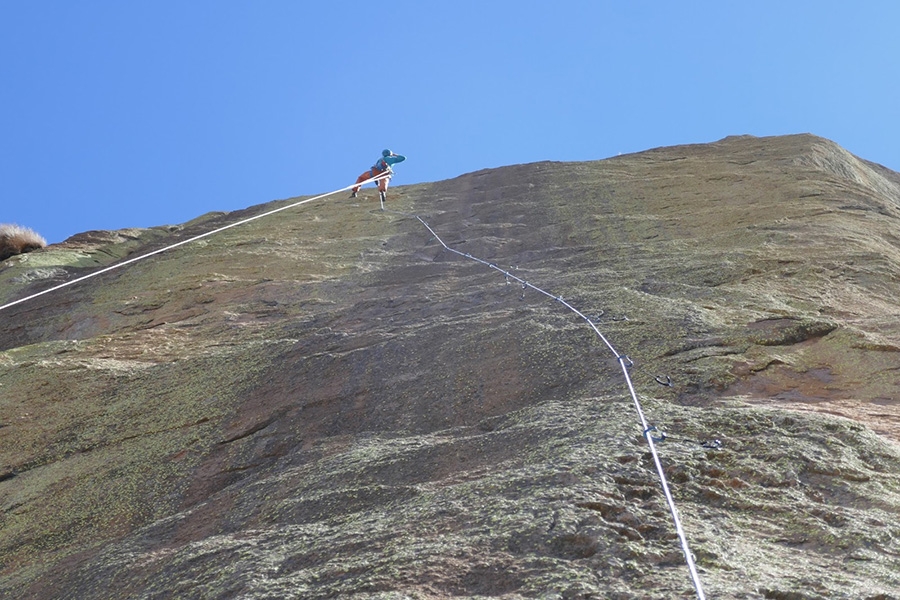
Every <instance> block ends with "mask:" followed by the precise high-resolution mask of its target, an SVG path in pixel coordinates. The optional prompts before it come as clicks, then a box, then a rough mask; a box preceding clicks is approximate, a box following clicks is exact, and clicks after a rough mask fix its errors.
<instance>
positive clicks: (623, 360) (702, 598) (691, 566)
mask: <svg viewBox="0 0 900 600" xmlns="http://www.w3.org/2000/svg"><path fill="white" fill-rule="evenodd" d="M381 210H383V211H384V212H389V213H393V214H397V215H402V216H405V217H412V218H415V219H418V221H419V222H420V223H422V225H424V226H425V228H426V229H427V230H428V231H429V232H430V233H431V235H432V236H434V239H436V240H437V241H438V242H440V244H441V246H443V247H444V249H445V250H448V251H450V252H453V253H454V254H457V255H459V256H462V257H463V258H468V259H469V260H473V261H475V262H478V263H481V264H483V265H485V266H487V267H489V268H491V269H494V270H495V271H499V272H500V273H502V274H503V275H504V276H506V278H507V280H509V279H512V280H515V281H517V282H519V283H521V284H522V289H525V288H529V289H532V290H534V291H536V292H540V293H541V294H543V295H545V296H547V297H548V298H550V299H552V300H556V301H557V302H559V303H560V304H562V305H563V306H565V307H566V308H568V309H569V310H571V311H572V312H574V313H575V314H576V315H578V316H579V317H581V318H582V319H584V320H585V322H587V324H588V325H590V327H591V329H593V330H594V333H596V334H597V336H598V337H599V338H600V339H601V340H602V341H603V343H604V344H606V347H607V348H609V350H610V352H612V353H613V355H614V356H615V357H616V360H618V362H619V365H620V366H621V367H622V374H623V375H624V376H625V382H626V383H627V384H628V391H629V393H630V394H631V399H632V400H633V401H634V407H635V409H636V410H637V413H638V417H640V420H641V426H642V427H643V428H644V438H646V440H647V444H648V445H649V446H650V453H651V454H652V455H653V462H654V464H655V465H656V472H657V474H658V475H659V481H660V484H661V486H662V490H663V494H664V495H665V497H666V503H667V504H668V505H669V512H670V513H671V514H672V521H673V523H674V524H675V532H676V534H677V535H678V540H679V541H680V543H681V550H682V552H683V553H684V560H685V562H686V563H687V567H688V571H690V575H691V581H692V582H693V584H694V589H695V590H696V592H697V598H698V600H706V595H705V594H704V593H703V585H702V583H701V582H700V575H699V574H698V573H697V567H696V565H695V563H694V555H693V554H692V553H691V550H690V547H689V546H688V541H687V536H686V535H685V533H684V529H683V528H682V526H681V519H680V518H679V516H678V509H677V508H676V507H675V500H674V499H673V498H672V493H671V491H669V483H668V481H667V480H666V473H665V471H664V470H663V467H662V462H661V461H660V459H659V453H658V452H657V451H656V444H655V443H654V438H653V436H652V435H651V432H652V431H655V430H656V428H655V427H651V426H650V425H649V424H648V422H647V418H646V417H645V416H644V411H643V409H642V408H641V403H640V400H638V396H637V392H635V390H634V384H633V383H632V381H631V375H630V374H629V373H628V369H629V367H631V366H633V365H634V363H633V362H632V360H631V359H630V358H629V357H628V356H626V355H624V354H619V352H618V351H617V350H616V349H615V347H614V346H613V345H612V344H611V343H610V341H609V340H608V339H607V338H606V336H605V335H603V333H602V332H601V331H600V329H599V328H598V327H597V325H596V323H594V322H593V321H592V320H591V319H590V318H589V317H587V316H586V315H585V314H584V313H582V312H581V311H579V310H578V309H576V308H575V307H574V306H572V305H571V304H569V303H568V302H566V301H565V300H564V299H563V297H562V296H554V295H553V294H551V293H550V292H547V291H545V290H542V289H541V288H539V287H537V286H536V285H533V284H531V283H529V282H528V281H526V280H524V279H522V278H521V277H517V276H515V275H513V274H512V273H510V272H509V271H506V270H503V269H502V268H500V267H498V266H497V265H495V264H494V263H491V262H488V261H486V260H484V259H481V258H478V257H477V256H472V255H471V254H468V253H466V252H460V251H459V250H457V249H456V248H452V247H450V246H448V245H447V244H446V243H444V240H442V239H441V237H440V236H439V235H438V234H437V233H435V231H434V229H432V228H431V226H430V225H429V224H428V223H426V222H425V220H424V219H422V217H420V216H418V215H414V214H411V213H404V212H400V211H396V210H390V209H386V208H384V202H383V201H382V203H381Z"/></svg>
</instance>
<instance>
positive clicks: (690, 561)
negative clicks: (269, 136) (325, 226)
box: [0, 169, 706, 600]
mask: <svg viewBox="0 0 900 600" xmlns="http://www.w3.org/2000/svg"><path fill="white" fill-rule="evenodd" d="M391 175H392V172H391V171H390V169H389V170H388V171H385V172H383V173H380V174H379V175H377V176H375V177H371V178H369V179H366V180H365V181H363V182H361V183H359V184H356V183H354V184H352V185H348V186H346V187H343V188H341V189H338V190H334V191H332V192H328V193H325V194H321V195H319V196H314V197H312V198H307V199H306V200H301V201H299V202H294V203H293V204H289V205H287V206H282V207H281V208H276V209H274V210H270V211H267V212H265V213H262V214H259V215H256V216H253V217H250V218H247V219H243V220H240V221H236V222H234V223H231V224H229V225H225V226H224V227H219V228H218V229H214V230H212V231H207V232H206V233H202V234H200V235H197V236H194V237H192V238H189V239H186V240H183V241H181V242H177V243H175V244H171V245H169V246H166V247H164V248H160V249H158V250H154V251H152V252H148V253H147V254H142V255H141V256H137V257H135V258H131V259H128V260H125V261H122V262H120V263H116V264H114V265H111V266H109V267H106V268H103V269H100V270H98V271H94V272H92V273H89V274H87V275H84V276H82V277H78V278H76V279H73V280H71V281H67V282H65V283H62V284H59V285H56V286H53V287H51V288H48V289H46V290H43V291H40V292H37V293H35V294H31V295H30V296H26V297H24V298H20V299H18V300H14V301H12V302H9V303H7V304H4V305H2V306H0V310H4V309H6V308H9V307H11V306H15V305H17V304H21V303H24V302H27V301H28V300H31V299H33V298H37V297H38V296H42V295H44V294H49V293H50V292H53V291H56V290H59V289H61V288H64V287H67V286H70V285H74V284H76V283H78V282H81V281H84V280H86V279H90V278H91V277H96V276H97V275H101V274H103V273H106V272H108V271H112V270H113V269H118V268H120V267H124V266H125V265H129V264H131V263H135V262H137V261H139V260H143V259H145V258H149V257H151V256H154V255H156V254H161V253H163V252H166V251H168V250H171V249H173V248H177V247H179V246H183V245H185V244H189V243H191V242H195V241H197V240H199V239H202V238H205V237H208V236H211V235H214V234H216V233H219V232H221V231H225V230H226V229H230V228H232V227H237V226H238V225H243V224H245V223H249V222H250V221H254V220H256V219H261V218H263V217H267V216H269V215H272V214H275V213H277V212H281V211H283V210H288V209H289V208H294V207H297V206H300V205H302V204H307V203H309V202H313V201H315V200H320V199H322V198H326V197H328V196H332V195H334V194H339V193H340V192H344V191H347V190H349V189H351V188H354V187H356V186H357V185H364V184H366V183H372V182H375V181H379V180H381V179H385V178H389V177H390V176H391ZM381 209H382V211H384V212H389V213H393V214H397V215H402V216H404V217H412V218H415V219H417V220H418V221H419V222H420V223H422V225H424V226H425V228H426V229H427V230H428V231H429V232H430V233H431V235H432V236H434V238H435V239H436V240H437V241H438V242H439V243H440V244H441V246H443V247H444V249H445V250H448V251H450V252H452V253H454V254H457V255H459V256H461V257H463V258H467V259H470V260H473V261H475V262H478V263H481V264H483V265H485V266H487V267H489V268H491V269H494V270H496V271H498V272H500V273H502V274H503V275H504V276H506V278H507V279H512V280H514V281H517V282H519V283H521V284H522V288H523V289H526V288H527V289H532V290H534V291H536V292H539V293H541V294H543V295H544V296H547V297H548V298H550V299H552V300H555V301H557V302H559V303H560V304H562V305H563V306H565V307H566V308H568V309H569V310H571V311H572V312H574V313H575V314H576V315H578V316H579V317H581V318H582V319H584V321H585V322H586V323H587V324H588V325H589V326H590V327H591V329H593V330H594V333H596V334H597V336H598V337H599V338H600V339H601V340H602V341H603V343H604V344H605V345H606V347H607V348H609V350H610V352H612V353H613V355H614V356H615V357H616V360H617V361H618V362H619V365H620V366H621V368H622V374H623V375H624V377H625V382H626V383H627V385H628V391H629V393H630V395H631V398H632V400H633V402H634V406H635V409H636V410H637V413H638V416H639V417H640V420H641V426H642V427H643V428H644V438H645V439H646V440H647V444H648V445H649V447H650V453H651V454H652V455H653V462H654V464H655V465H656V472H657V474H658V475H659V480H660V483H661V485H662V489H663V493H664V495H665V497H666V503H667V504H668V506H669V511H670V513H671V515H672V520H673V522H674V524H675V531H676V534H677V535H678V539H679V541H680V543H681V548H682V551H683V553H684V558H685V561H686V563H687V566H688V570H689V571H690V575H691V580H692V581H693V584H694V589H695V590H696V593H697V598H698V600H706V596H705V595H704V593H703V586H702V584H701V582H700V576H699V575H698V573H697V568H696V565H695V564H694V557H693V554H691V551H690V548H689V546H688V542H687V537H686V536H685V533H684V529H683V528H682V526H681V519H680V518H679V516H678V509H677V508H676V506H675V500H674V499H673V498H672V493H671V492H670V490H669V484H668V482H667V480H666V475H665V471H664V470H663V467H662V462H661V461H660V459H659V453H658V452H657V450H656V445H655V443H654V438H653V436H652V435H651V432H652V431H655V428H654V427H651V426H650V425H649V424H648V422H647V419H646V417H645V416H644V411H643V409H642V408H641V403H640V400H638V397H637V393H636V392H635V389H634V384H633V383H632V381H631V375H630V374H629V372H628V369H629V368H630V367H631V366H633V365H634V363H633V362H632V360H631V359H630V358H629V357H628V356H626V355H624V354H620V353H619V352H618V351H617V350H616V348H615V347H614V346H613V345H612V343H610V341H609V340H608V339H607V338H606V336H605V335H603V333H602V332H601V331H600V329H599V328H598V327H597V325H596V323H594V321H593V320H591V319H590V318H589V317H588V316H586V315H585V314H584V313H582V312H581V311H579V310H578V309H576V308H575V307H573V306H572V305H571V304H570V303H568V302H567V301H566V300H564V299H563V297H562V296H554V295H553V294H551V293H549V292H547V291H545V290H543V289H541V288H539V287H537V286H535V285H533V284H532V283H529V282H528V281H526V280H525V279H522V278H520V277H517V276H516V275H513V274H512V273H510V272H509V271H506V270H503V269H502V268H500V267H498V266H497V265H495V264H494V263H491V262H488V261H486V260H483V259H481V258H478V257H476V256H472V255H471V254H468V253H465V252H460V251H459V250H457V249H455V248H452V247H450V246H448V245H447V244H446V243H445V242H444V240H442V239H441V237H440V236H439V235H438V234H437V233H436V232H435V231H434V229H432V227H431V226H430V225H429V224H428V223H427V222H426V221H425V220H424V219H422V218H421V217H420V216H418V215H414V214H410V213H404V212H400V211H395V210H389V209H385V208H384V199H383V197H382V200H381Z"/></svg>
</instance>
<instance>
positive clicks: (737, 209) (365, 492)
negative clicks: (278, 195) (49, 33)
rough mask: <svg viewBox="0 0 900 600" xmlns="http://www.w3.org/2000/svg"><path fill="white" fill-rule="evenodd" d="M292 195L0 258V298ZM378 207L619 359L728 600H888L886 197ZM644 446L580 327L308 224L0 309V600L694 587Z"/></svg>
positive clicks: (486, 280)
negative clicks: (627, 363) (623, 357)
mask: <svg viewBox="0 0 900 600" xmlns="http://www.w3.org/2000/svg"><path fill="white" fill-rule="evenodd" d="M288 202H289V201H285V202H275V203H270V204H267V205H261V206H256V207H252V208H250V209H247V210H246V211H241V212H239V213H232V214H211V215H206V216H204V217H201V218H200V219H197V220H196V221H193V222H191V223H188V224H185V225H184V226H180V227H169V228H155V229H149V230H128V231H122V232H114V233H112V232H92V233H90V234H83V235H82V236H76V237H75V238H72V239H71V240H68V241H66V242H65V243H63V244H59V245H55V246H51V247H48V248H46V249H44V250H40V251H37V252H34V253H31V254H27V255H21V256H17V257H13V258H11V259H9V260H7V261H6V262H4V263H3V266H2V267H0V304H2V303H6V302H8V301H11V300H13V299H16V298H19V297H23V296H25V295H27V294H29V293H34V292H36V291H39V290H41V289H45V288H47V287H49V286H51V285H52V284H53V283H59V282H62V281H65V280H66V279H71V278H73V277H75V276H77V275H80V274H83V273H87V272H90V270H91V269H94V268H96V267H97V266H102V265H108V264H112V263H113V262H115V261H117V260H121V259H123V258H125V257H126V256H138V255H140V254H143V253H146V252H149V251H152V250H154V249H156V248H160V247H162V246H165V245H168V244H172V243H175V242H177V241H179V240H182V239H187V238H189V237H190V236H192V235H196V234H198V233H200V232H203V231H208V230H211V229H214V228H216V227H218V226H221V225H224V224H227V223H230V222H234V221H237V220H239V219H242V218H246V217H248V216H252V215H255V214H261V213H263V212H265V211H267V210H271V209H273V208H275V207H277V206H281V205H284V204H286V203H288ZM388 208H391V209H394V210H396V211H401V212H406V213H410V214H418V215H421V216H422V217H423V218H424V219H425V220H426V221H427V222H428V223H429V224H430V226H431V227H433V229H434V230H435V231H436V232H437V233H438V234H439V235H440V236H441V237H442V239H443V240H444V241H446V242H447V243H448V244H449V245H451V246H452V247H454V248H456V249H458V250H460V251H461V252H464V253H469V254H471V255H472V256H475V257H479V258H482V259H484V260H486V261H489V262H491V263H494V264H497V265H500V266H502V268H504V269H507V268H508V269H510V272H512V273H514V274H515V275H516V276H517V277H521V278H522V279H524V280H527V281H528V282H530V283H533V284H535V285H537V286H539V287H541V288H542V289H545V290H548V291H549V292H551V293H552V294H554V295H558V296H560V297H563V298H565V301H566V302H569V303H571V304H572V305H573V306H575V307H576V308H578V309H579V310H581V311H582V312H583V313H585V314H586V315H589V316H591V318H592V319H593V320H594V321H595V322H596V323H597V325H598V327H599V328H600V329H601V331H602V332H603V333H604V335H606V336H607V337H608V338H609V339H610V340H611V341H612V343H613V344H614V345H615V346H616V348H617V349H618V350H619V351H620V352H622V353H623V354H627V355H628V356H629V357H630V358H631V359H632V360H633V361H634V366H633V367H631V368H630V373H631V376H632V378H633V380H634V384H635V388H636V391H637V394H638V397H639V398H640V401H641V403H642V406H643V408H644V411H645V413H646V415H647V418H648V419H649V420H650V421H651V422H652V424H653V425H654V426H656V427H657V428H658V429H659V430H660V431H662V432H665V433H666V434H667V436H668V437H667V439H666V441H664V442H661V443H659V444H658V445H657V447H658V449H659V452H660V457H661V461H662V464H663V466H664V469H665V471H666V474H667V478H668V481H669V484H670V486H671V489H672V493H673V496H674V500H675V502H676V504H677V506H678V512H679V515H680V517H681V520H682V523H683V526H684V530H685V533H686V536H687V538H688V541H689V543H690V547H691V551H692V552H693V555H694V556H695V557H696V561H697V565H698V571H699V576H700V580H701V581H702V585H703V589H704V591H705V593H706V595H707V596H708V597H709V598H720V599H725V598H747V599H751V598H752V599H763V598H764V599H790V600H793V599H817V598H865V599H868V600H876V599H879V600H886V599H890V598H900V520H898V514H900V446H898V443H900V324H898V323H900V321H898V319H897V316H898V313H900V302H898V300H897V284H898V281H900V234H898V225H900V175H898V174H897V173H894V172H891V171H889V170H887V169H885V168H883V167H880V166H879V165H875V164H872V163H869V162H866V161H864V160H860V159H858V158H856V157H854V156H852V155H850V154H849V153H847V152H846V151H844V150H842V149H841V148H840V147H838V146H836V145H835V144H833V143H831V142H829V141H827V140H824V139H821V138H817V137H814V136H810V135H798V136H789V137H778V138H752V137H739V138H727V139H725V140H722V141H720V142H716V143H713V144H708V145H696V146H682V147H673V148H661V149H656V150H651V151H648V152H643V153H639V154H634V155H628V156H621V157H617V158H614V159H609V160H604V161H597V162H586V163H537V164H532V165H522V166H515V167H507V168H501V169H494V170H487V171H481V172H477V173H472V174H468V175H464V176H461V177H458V178H456V179H453V180H449V181H443V182H437V183H433V184H427V185H415V186H406V187H403V186H400V187H396V188H392V194H391V195H390V197H389V201H388ZM660 382H662V383H668V382H671V385H660ZM643 433H644V432H643V429H642V427H641V425H640V422H639V420H638V416H637V413H636V410H635V407H634V404H633V402H632V400H631V398H630V396H629V394H628V390H627V388H626V386H625V382H624V379H623V377H622V373H621V370H620V365H619V361H618V360H617V359H616V357H615V356H614V355H613V354H612V353H611V352H610V351H609V349H608V348H607V347H606V346H605V345H604V344H603V343H602V342H601V340H600V339H599V338H598V337H597V336H596V335H595V333H594V332H593V331H592V330H591V329H590V327H589V326H588V325H587V324H586V322H585V321H584V320H583V319H580V318H579V317H577V315H575V314H574V313H572V312H571V311H569V310H567V309H565V307H564V306H562V304H561V303H559V302H556V301H554V300H552V299H550V298H548V297H546V296H543V295H541V294H538V293H536V292H534V291H533V290H531V289H523V288H522V286H521V285H518V284H516V283H509V282H508V281H507V280H506V279H505V278H504V277H503V275H502V274H499V273H498V272H497V271H494V270H491V269H488V268H486V267H485V266H484V265H482V264H479V263H477V262H475V261H469V260H466V259H464V258H461V257H459V256H458V255H455V254H453V253H450V252H447V251H446V250H444V248H443V247H442V246H441V245H440V244H439V243H438V242H437V241H436V240H435V239H434V238H433V237H432V236H431V234H430V233H429V232H428V230H427V229H425V228H424V227H423V225H422V223H421V222H419V221H418V220H417V219H415V218H411V217H408V216H404V215H401V214H397V213H390V212H382V211H381V210H379V209H378V203H377V194H376V193H375V192H374V191H372V190H369V191H368V192H366V191H365V190H364V192H363V193H362V194H361V196H360V198H358V199H356V200H347V199H346V198H345V197H343V196H342V197H341V198H339V199H335V200H329V201H322V202H320V203H318V204H315V203H311V204H307V205H304V206H303V207H298V208H296V209H292V210H289V211H284V212H282V213H279V216H273V217H271V218H268V217H267V218H262V219H258V220H255V221H253V222H251V223H248V224H246V225H242V226H240V227H235V228H233V229H229V230H227V231H224V232H222V233H220V234H216V235H215V236H210V237H208V238H204V239H203V240H199V241H197V242H194V243H191V244H187V245H184V246H181V247H179V248H176V249H174V250H171V251H169V252H166V253H162V254H159V255H156V256H153V257H151V258H148V259H147V260H144V261H140V262H136V263H134V264H131V265H129V266H127V267H124V268H122V269H118V270H113V271H110V272H108V273H104V274H102V275H100V276H98V277H95V278H93V279H89V280H86V281H84V282H82V283H79V284H76V285H73V286H70V287H67V288H63V289H61V290H58V291H57V292H53V293H50V294H46V295H43V296H40V297H37V298H35V299H33V300H31V301H29V302H27V303H22V304H19V305H16V306H14V307H11V308H7V309H5V310H2V311H0V597H10V598H35V599H47V598H79V599H101V598H102V599H118V598H123V599H124V598H142V599H162V598H198V599H199V598H203V599H213V598H215V599H219V598H223V599H224V598H242V599H264V598H265V599H275V598H298V599H299V598H304V599H306V598H310V599H315V598H358V599H363V598H384V599H388V598H391V599H394V598H396V599H399V598H447V597H470V598H614V599H630V598H635V599H637V598H660V599H662V598H667V599H668V598H691V597H696V591H695V589H694V587H693V586H692V583H691V580H690V578H689V574H688V570H687V567H686V565H685V560H684V556H683V555H682V552H681V548H680V546H679V544H678V541H677V538H676V535H675V530H674V527H673V524H672V518H671V515H670V514H669V512H668V509H667V506H666V503H665V499H664V497H663V495H662V492H661V490H660V483H659V478H658V477H657V475H656V472H655V470H654V466H653V462H652V460H651V457H650V455H649V452H648V446H647V443H646V440H645V439H644V437H643Z"/></svg>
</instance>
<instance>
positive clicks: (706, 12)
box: [0, 0, 900, 243]
mask: <svg viewBox="0 0 900 600" xmlns="http://www.w3.org/2000/svg"><path fill="white" fill-rule="evenodd" d="M898 32H900V2H896V1H895V0H879V1H874V0H855V1H854V2H849V1H844V0H842V1H834V0H798V1H792V0H775V1H770V0H755V1H753V2H730V1H726V0H709V1H691V0H680V1H677V2H676V1H674V0H673V1H664V0H655V1H649V0H627V1H626V0H614V1H605V0H580V1H575V0H554V1H552V2H547V1H543V2H535V1H531V0H507V1H492V0H455V1H450V2H431V1H426V0H395V1H391V0H384V1H381V2H372V1H366V2H358V1H352V0H341V1H337V0H335V1H320V2H312V1H309V0H294V1H289V0H265V1H261V0H260V1H257V0H244V1H237V0H177V1H174V0H154V1H152V2H130V1H122V0H78V1H77V2H76V1H70V0H29V1H15V0H0V119H2V121H0V123H2V128H0V223H3V222H6V223H9V222H14V223H18V224H20V225H24V226H27V227H31V228H33V229H35V230H36V231H38V232H39V233H41V234H42V235H44V237H46V238H47V239H48V241H50V242H51V243H52V242H58V241H62V240H63V239H65V238H66V237H68V236H70V235H73V234H75V233H78V232H81V231H87V230H91V229H119V228H124V227H148V226H153V225H165V224H175V223H182V222H184V221H187V220H189V219H192V218H194V217H196V216H199V215H201V214H203V213H206V212H209V211H213V210H235V209H239V208H244V207H247V206H250V205H253V204H259V203H262V202H267V201H269V200H275V199H281V198H288V197H292V196H298V195H310V194H320V193H324V192H328V191H331V190H335V189H339V188H342V187H344V186H346V185H350V184H352V183H353V181H355V178H356V176H357V175H358V174H359V173H360V172H362V171H363V170H365V169H366V168H367V167H368V166H370V165H371V164H372V163H373V162H374V161H375V159H376V158H377V157H378V156H379V155H380V152H381V150H382V149H383V148H390V149H392V150H394V151H395V152H397V153H400V154H404V155H406V156H407V161H406V162H404V163H403V164H401V165H398V167H397V168H396V172H397V177H395V179H394V184H406V183H419V182H425V181H437V180H441V179H447V178H451V177H455V176H457V175H460V174H463V173H467V172H471V171H476V170H479V169H483V168H488V167H499V166H504V165H512V164H518V163H526V162H534V161H540V160H557V161H572V160H594V159H601V158H607V157H609V156H615V155H616V154H619V153H628V152H636V151H640V150H645V149H648V148H654V147H658V146H668V145H674V144H685V143H697V142H711V141H714V140H717V139H720V138H722V137H725V136H727V135H736V134H752V135H757V136H763V135H777V134H789V133H801V132H810V133H815V134H817V135H821V136H823V137H827V138H830V139H832V140H834V141H836V142H837V143H839V144H841V145H842V146H844V147H845V148H847V149H848V150H850V151H851V152H853V153H854V154H857V155H858V156H861V157H863V158H866V159H869V160H873V161H875V162H878V163H881V164H883V165H885V166H887V167H889V168H891V169H894V170H900V149H898V145H897V140H898V138H900V33H898ZM333 201H341V199H339V198H337V197H336V198H335V199H334V200H333ZM307 210H308V209H307Z"/></svg>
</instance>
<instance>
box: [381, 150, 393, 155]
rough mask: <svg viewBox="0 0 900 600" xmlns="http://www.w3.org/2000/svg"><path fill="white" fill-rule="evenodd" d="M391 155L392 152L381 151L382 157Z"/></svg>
mask: <svg viewBox="0 0 900 600" xmlns="http://www.w3.org/2000/svg"><path fill="white" fill-rule="evenodd" d="M391 154H393V152H391V151H390V150H382V151H381V155H382V156H390V155H391Z"/></svg>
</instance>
